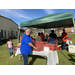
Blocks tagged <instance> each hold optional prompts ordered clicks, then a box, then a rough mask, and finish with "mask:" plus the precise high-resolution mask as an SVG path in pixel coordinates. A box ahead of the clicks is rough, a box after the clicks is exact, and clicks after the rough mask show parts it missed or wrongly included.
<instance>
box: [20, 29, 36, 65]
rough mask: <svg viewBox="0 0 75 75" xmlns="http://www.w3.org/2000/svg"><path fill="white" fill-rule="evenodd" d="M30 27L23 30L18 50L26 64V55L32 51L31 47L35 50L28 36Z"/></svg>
mask: <svg viewBox="0 0 75 75" xmlns="http://www.w3.org/2000/svg"><path fill="white" fill-rule="evenodd" d="M30 31H31V30H30V29H27V30H26V31H25V34H24V35H23V37H22V41H21V47H20V51H21V54H22V56H23V58H24V65H27V64H28V55H29V54H31V52H32V47H33V48H35V49H36V50H37V48H36V47H35V46H34V45H33V42H32V39H31V37H30Z"/></svg>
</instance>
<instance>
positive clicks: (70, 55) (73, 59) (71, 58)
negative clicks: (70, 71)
mask: <svg viewBox="0 0 75 75" xmlns="http://www.w3.org/2000/svg"><path fill="white" fill-rule="evenodd" d="M68 56H69V57H70V59H69V60H70V61H72V63H73V65H74V62H75V55H74V54H68Z"/></svg>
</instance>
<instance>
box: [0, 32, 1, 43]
mask: <svg viewBox="0 0 75 75" xmlns="http://www.w3.org/2000/svg"><path fill="white" fill-rule="evenodd" d="M0 42H1V31H0Z"/></svg>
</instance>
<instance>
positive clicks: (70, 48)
mask: <svg viewBox="0 0 75 75" xmlns="http://www.w3.org/2000/svg"><path fill="white" fill-rule="evenodd" d="M68 51H69V52H71V53H75V44H72V45H69V46H68Z"/></svg>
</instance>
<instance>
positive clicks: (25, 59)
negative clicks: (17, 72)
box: [22, 54, 28, 65]
mask: <svg viewBox="0 0 75 75" xmlns="http://www.w3.org/2000/svg"><path fill="white" fill-rule="evenodd" d="M22 56H23V59H24V65H28V54H22Z"/></svg>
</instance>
